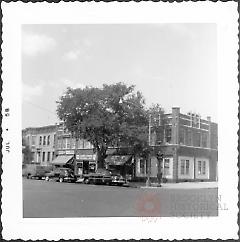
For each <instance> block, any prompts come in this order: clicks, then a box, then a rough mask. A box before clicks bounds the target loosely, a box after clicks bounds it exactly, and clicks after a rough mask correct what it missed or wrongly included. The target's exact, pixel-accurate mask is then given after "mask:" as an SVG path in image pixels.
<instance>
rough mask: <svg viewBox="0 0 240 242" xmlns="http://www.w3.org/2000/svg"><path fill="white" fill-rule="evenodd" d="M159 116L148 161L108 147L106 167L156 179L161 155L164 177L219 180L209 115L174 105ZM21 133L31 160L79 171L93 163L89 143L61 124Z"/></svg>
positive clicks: (214, 127) (94, 165)
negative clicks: (184, 112) (28, 148)
mask: <svg viewBox="0 0 240 242" xmlns="http://www.w3.org/2000/svg"><path fill="white" fill-rule="evenodd" d="M161 120H162V121H161V122H159V124H158V126H157V128H154V129H152V130H151V136H150V137H151V139H150V145H151V148H152V152H151V156H150V162H149V161H147V158H144V157H139V156H137V155H135V154H133V153H132V151H131V148H129V147H125V148H124V147H112V148H109V149H108V152H107V155H108V156H107V158H106V160H105V162H106V166H107V168H108V169H117V170H119V172H120V173H122V174H123V175H128V176H130V177H132V179H134V180H146V178H147V175H148V174H149V173H150V177H151V179H153V180H154V179H156V178H157V173H158V167H159V158H158V157H159V155H160V156H161V158H162V162H161V167H162V169H161V171H162V173H163V177H164V178H165V180H166V181H168V182H179V181H199V180H201V181H209V180H210V181H214V180H217V162H218V128H217V124H216V123H214V122H212V121H211V119H210V117H207V119H202V118H201V117H200V115H197V114H195V113H188V114H182V113H181V112H180V108H172V112H171V113H167V114H163V117H161ZM22 135H23V138H24V140H25V142H26V143H27V145H28V146H29V147H30V149H31V152H32V157H33V162H34V163H38V164H42V165H50V164H52V165H55V166H72V167H73V168H74V169H75V173H76V174H78V175H79V176H81V175H82V174H85V173H89V172H94V171H95V170H96V169H97V162H96V160H97V156H96V154H95V153H94V149H93V146H92V144H91V143H89V142H88V141H86V140H83V139H81V140H78V142H76V140H75V139H74V138H72V137H71V134H70V133H69V132H67V131H66V130H65V129H64V126H63V124H56V125H49V126H45V127H37V128H26V129H24V130H23V131H22ZM75 158H76V160H74V159H75ZM74 161H75V162H74ZM73 164H74V165H73Z"/></svg>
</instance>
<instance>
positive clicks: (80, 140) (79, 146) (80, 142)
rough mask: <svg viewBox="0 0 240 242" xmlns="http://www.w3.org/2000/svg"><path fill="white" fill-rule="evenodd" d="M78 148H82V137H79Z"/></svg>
mask: <svg viewBox="0 0 240 242" xmlns="http://www.w3.org/2000/svg"><path fill="white" fill-rule="evenodd" d="M78 148H79V149H83V148H84V144H83V139H79V140H78Z"/></svg>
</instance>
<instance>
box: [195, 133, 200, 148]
mask: <svg viewBox="0 0 240 242" xmlns="http://www.w3.org/2000/svg"><path fill="white" fill-rule="evenodd" d="M194 141H195V144H194V145H195V146H196V147H200V146H201V134H200V133H195V139H194Z"/></svg>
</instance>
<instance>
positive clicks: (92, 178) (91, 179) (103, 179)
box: [83, 168, 112, 185]
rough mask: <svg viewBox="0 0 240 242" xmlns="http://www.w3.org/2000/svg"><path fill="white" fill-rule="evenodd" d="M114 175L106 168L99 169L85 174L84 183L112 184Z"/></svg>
mask: <svg viewBox="0 0 240 242" xmlns="http://www.w3.org/2000/svg"><path fill="white" fill-rule="evenodd" d="M111 182H112V176H111V173H110V171H108V170H106V169H100V168H99V169H98V170H96V172H94V173H93V172H92V173H89V174H84V175H83V183H85V184H106V185H110V184H111Z"/></svg>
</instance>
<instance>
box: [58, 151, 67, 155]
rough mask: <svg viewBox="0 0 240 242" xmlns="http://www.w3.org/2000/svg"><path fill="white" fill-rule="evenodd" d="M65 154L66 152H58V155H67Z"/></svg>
mask: <svg viewBox="0 0 240 242" xmlns="http://www.w3.org/2000/svg"><path fill="white" fill-rule="evenodd" d="M65 153H66V152H65V151H64V150H61V151H58V154H59V155H65Z"/></svg>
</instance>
